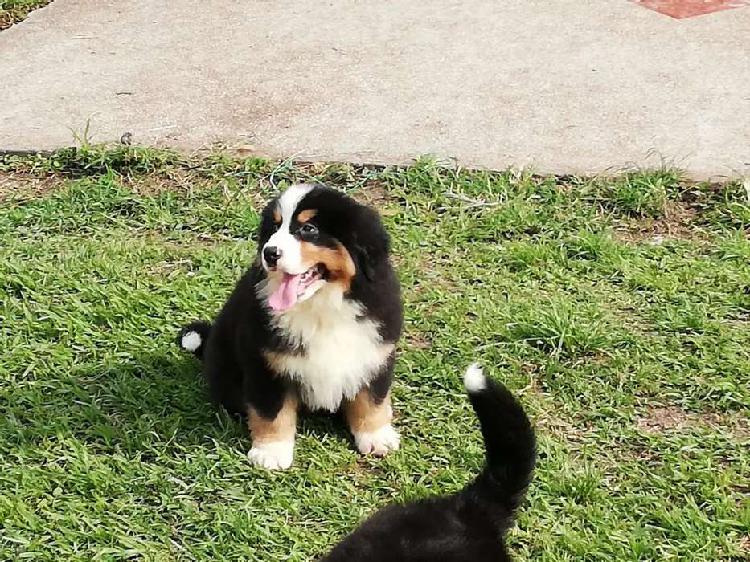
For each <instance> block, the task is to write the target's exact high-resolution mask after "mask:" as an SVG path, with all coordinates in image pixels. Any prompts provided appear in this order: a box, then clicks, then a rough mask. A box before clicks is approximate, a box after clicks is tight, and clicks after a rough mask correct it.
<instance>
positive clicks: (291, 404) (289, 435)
mask: <svg viewBox="0 0 750 562" xmlns="http://www.w3.org/2000/svg"><path fill="white" fill-rule="evenodd" d="M297 406H298V400H297V397H296V396H295V395H294V394H288V395H287V397H286V398H285V399H284V403H283V404H282V406H281V409H280V410H279V412H278V413H277V414H276V417H275V418H274V419H272V420H269V419H268V418H264V417H263V416H261V415H260V414H258V413H257V412H256V411H255V410H254V409H253V408H249V409H248V412H247V422H248V427H249V429H250V435H251V437H252V439H253V446H255V445H258V444H263V443H273V442H275V441H291V440H293V439H294V434H295V433H296V432H297Z"/></svg>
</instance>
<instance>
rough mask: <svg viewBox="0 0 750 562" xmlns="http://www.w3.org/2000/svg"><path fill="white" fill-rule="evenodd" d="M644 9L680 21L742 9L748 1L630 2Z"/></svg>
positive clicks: (669, 0) (679, 0)
mask: <svg viewBox="0 0 750 562" xmlns="http://www.w3.org/2000/svg"><path fill="white" fill-rule="evenodd" d="M632 1H633V2H635V3H636V4H640V5H641V6H643V7H644V8H648V9H650V10H655V11H657V12H659V13H662V14H665V15H667V16H670V17H673V18H677V19H682V18H692V17H695V16H702V15H704V14H711V13H713V12H718V11H720V10H731V9H733V8H742V7H743V6H747V5H748V4H750V2H748V0H632Z"/></svg>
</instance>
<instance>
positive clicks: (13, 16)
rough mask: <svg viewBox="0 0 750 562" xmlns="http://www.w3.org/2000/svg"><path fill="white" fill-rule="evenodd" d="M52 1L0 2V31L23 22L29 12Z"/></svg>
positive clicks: (12, 0)
mask: <svg viewBox="0 0 750 562" xmlns="http://www.w3.org/2000/svg"><path fill="white" fill-rule="evenodd" d="M51 1H52V0H0V30H3V29H6V28H8V27H10V26H11V25H13V24H14V23H18V22H19V21H21V20H23V19H24V18H25V17H26V16H28V15H29V13H30V12H32V11H34V10H36V9H37V8H41V7H42V6H46V5H47V4H49V3H50V2H51Z"/></svg>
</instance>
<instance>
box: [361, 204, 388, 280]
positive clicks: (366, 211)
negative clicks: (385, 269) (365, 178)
mask: <svg viewBox="0 0 750 562" xmlns="http://www.w3.org/2000/svg"><path fill="white" fill-rule="evenodd" d="M357 215H358V216H357V223H356V227H355V229H354V232H355V236H354V244H353V246H354V259H355V261H356V265H357V269H359V270H360V271H361V272H362V274H363V275H364V276H365V278H366V279H367V280H368V281H372V280H374V279H375V269H376V268H377V265H378V263H379V262H381V261H383V260H385V259H386V258H387V257H388V250H389V247H390V239H389V238H388V233H387V232H386V231H385V228H384V227H383V223H382V222H381V220H380V215H378V213H377V212H376V211H375V210H373V209H370V208H369V207H365V206H360V207H359V208H358V213H357Z"/></svg>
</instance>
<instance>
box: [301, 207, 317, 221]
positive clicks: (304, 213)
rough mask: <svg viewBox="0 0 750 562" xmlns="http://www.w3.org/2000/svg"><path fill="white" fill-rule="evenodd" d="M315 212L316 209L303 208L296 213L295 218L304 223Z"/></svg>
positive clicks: (315, 213)
mask: <svg viewBox="0 0 750 562" xmlns="http://www.w3.org/2000/svg"><path fill="white" fill-rule="evenodd" d="M317 214H318V210H317V209H305V210H304V211H300V213H299V214H298V215H297V220H298V221H299V222H301V223H305V222H307V221H309V220H310V219H311V218H313V217H314V216H315V215H317Z"/></svg>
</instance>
